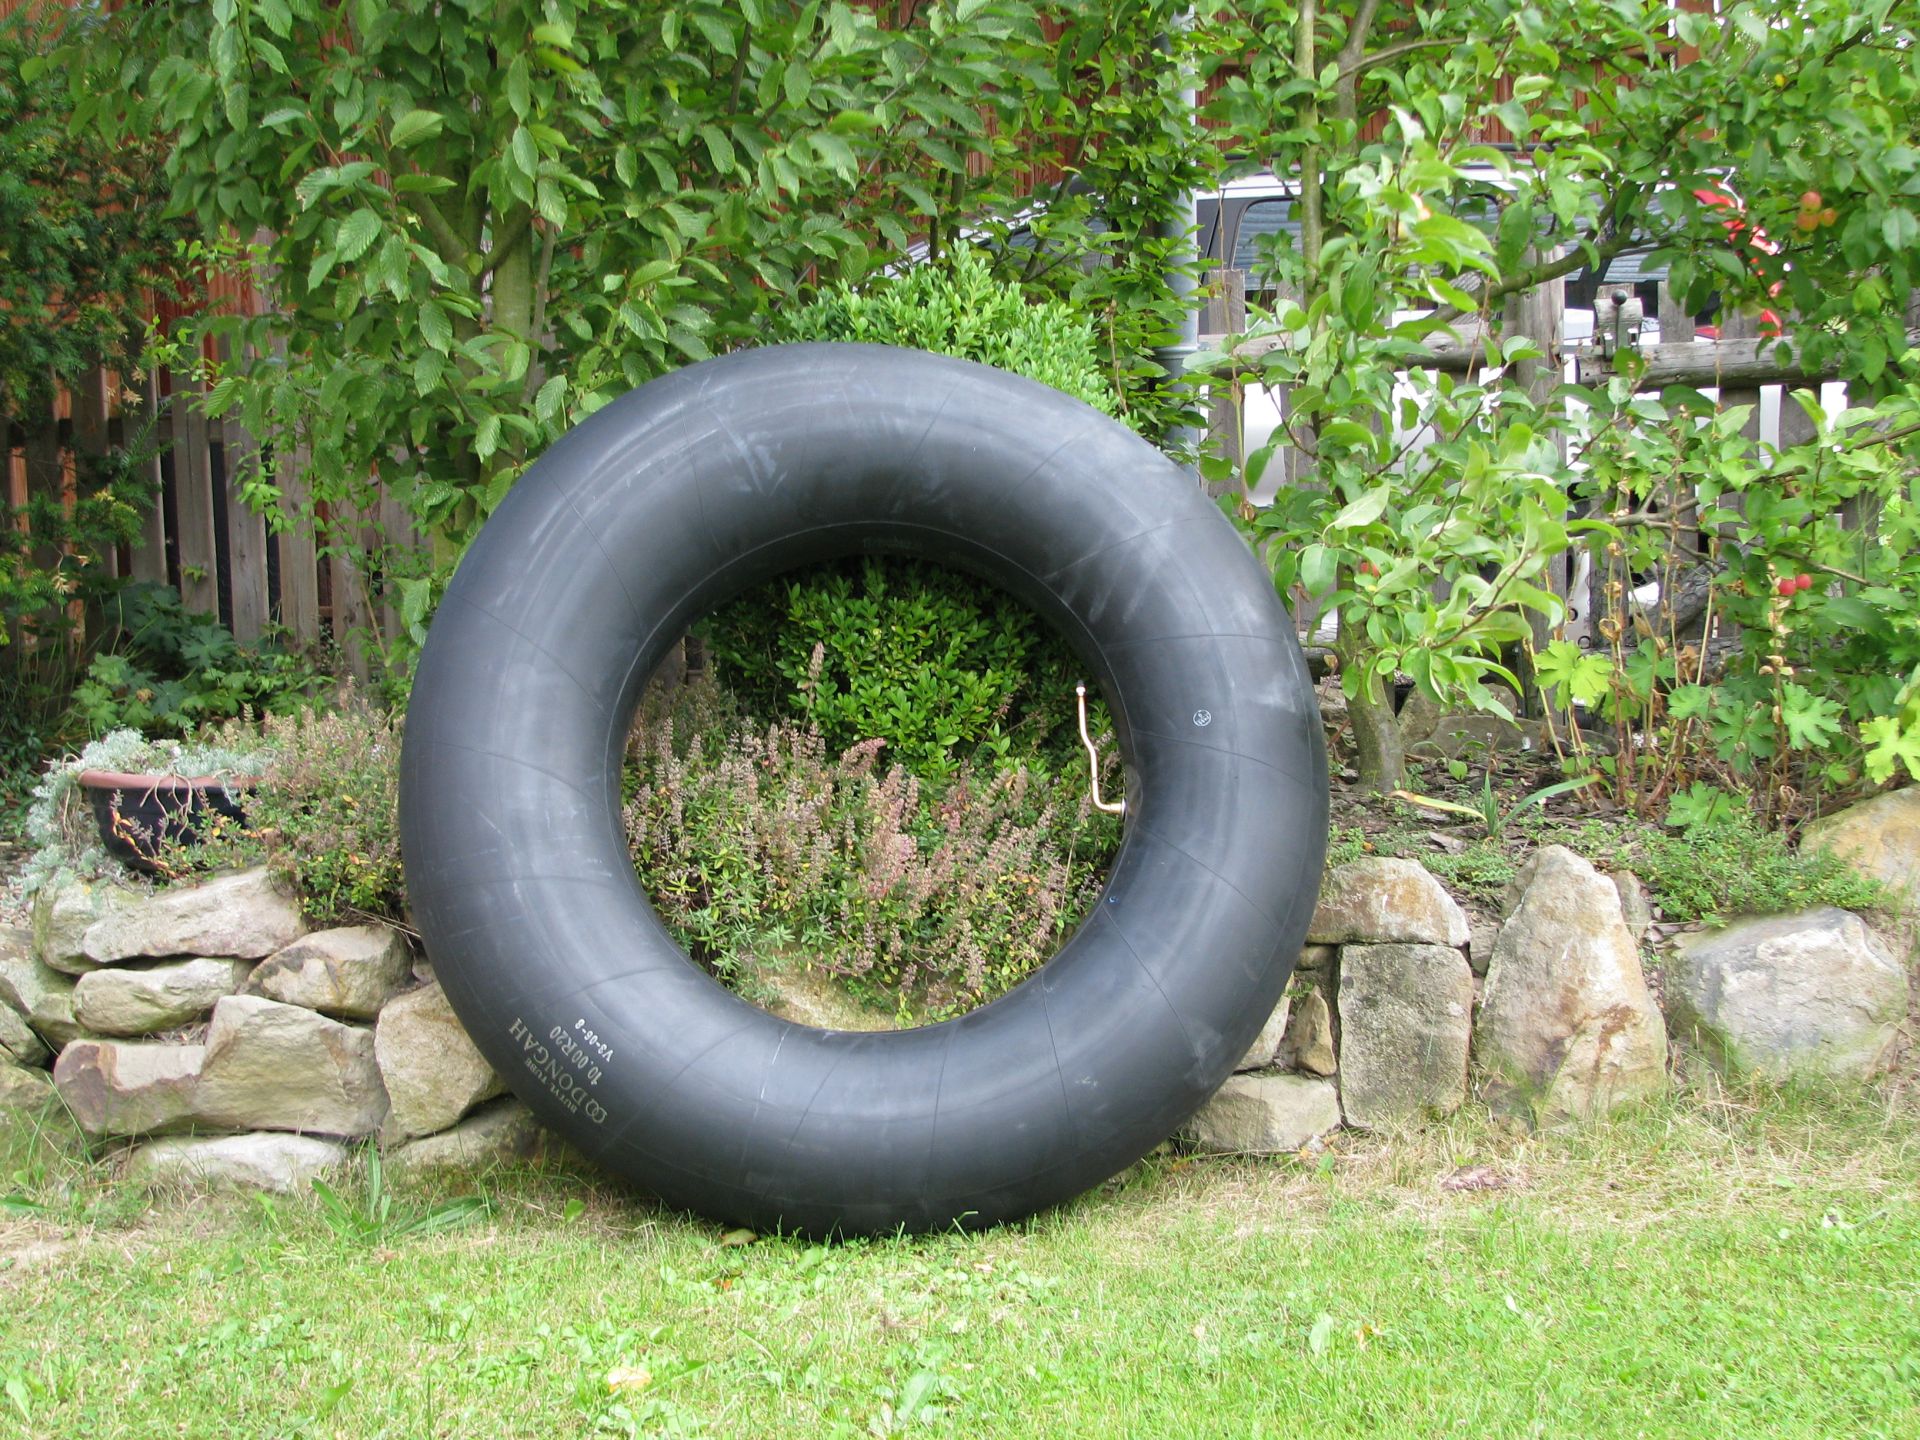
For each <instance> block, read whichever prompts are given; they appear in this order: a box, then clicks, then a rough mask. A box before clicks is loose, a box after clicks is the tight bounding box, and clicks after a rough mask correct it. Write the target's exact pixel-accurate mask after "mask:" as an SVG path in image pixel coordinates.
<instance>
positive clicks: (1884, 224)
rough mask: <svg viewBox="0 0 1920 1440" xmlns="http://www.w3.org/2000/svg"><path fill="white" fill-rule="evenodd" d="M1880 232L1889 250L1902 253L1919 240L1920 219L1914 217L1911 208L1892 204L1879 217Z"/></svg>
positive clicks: (1911, 247)
mask: <svg viewBox="0 0 1920 1440" xmlns="http://www.w3.org/2000/svg"><path fill="white" fill-rule="evenodd" d="M1880 234H1881V236H1882V237H1883V238H1884V239H1885V240H1886V242H1887V248H1888V249H1889V250H1891V251H1893V252H1894V253H1896V254H1904V253H1905V252H1907V251H1909V250H1911V249H1913V248H1914V245H1915V243H1916V242H1920V220H1915V219H1914V217H1913V212H1912V211H1911V210H1907V209H1903V208H1902V207H1901V206H1898V205H1895V206H1892V207H1890V208H1889V209H1888V210H1887V213H1886V214H1885V215H1882V216H1881V217H1880Z"/></svg>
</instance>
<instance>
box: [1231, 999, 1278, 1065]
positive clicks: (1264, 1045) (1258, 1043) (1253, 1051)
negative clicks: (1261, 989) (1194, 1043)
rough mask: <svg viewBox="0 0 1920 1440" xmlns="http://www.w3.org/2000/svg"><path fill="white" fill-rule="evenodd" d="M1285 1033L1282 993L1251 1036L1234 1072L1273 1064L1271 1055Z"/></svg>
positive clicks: (1276, 1051) (1272, 1055) (1275, 1052)
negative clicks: (1265, 1019) (1269, 1013)
mask: <svg viewBox="0 0 1920 1440" xmlns="http://www.w3.org/2000/svg"><path fill="white" fill-rule="evenodd" d="M1286 1033H1287V997H1286V996H1285V995H1282V996H1281V997H1280V1003H1279V1004H1278V1005H1276V1006H1274V1007H1273V1013H1272V1014H1271V1015H1269V1016H1267V1023H1266V1024H1264V1025H1262V1026H1261V1027H1260V1033H1259V1034H1258V1035H1256V1036H1254V1037H1253V1044H1251V1045H1249V1046H1248V1047H1247V1053H1246V1054H1244V1055H1242V1056H1241V1057H1240V1063H1239V1064H1238V1065H1236V1066H1234V1067H1233V1068H1234V1071H1235V1073H1239V1072H1241V1071H1246V1070H1264V1069H1266V1068H1267V1067H1268V1066H1269V1065H1271V1064H1273V1057H1274V1056H1275V1055H1276V1054H1278V1053H1279V1050H1280V1040H1281V1038H1282V1037H1283V1036H1284V1035H1285V1034H1286Z"/></svg>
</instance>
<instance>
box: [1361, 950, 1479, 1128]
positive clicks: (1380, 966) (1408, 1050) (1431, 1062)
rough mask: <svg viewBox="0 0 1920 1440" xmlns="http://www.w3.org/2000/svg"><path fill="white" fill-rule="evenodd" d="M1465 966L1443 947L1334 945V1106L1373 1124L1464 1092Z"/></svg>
mask: <svg viewBox="0 0 1920 1440" xmlns="http://www.w3.org/2000/svg"><path fill="white" fill-rule="evenodd" d="M1472 1030H1473V972H1472V971H1471V970H1469V969H1468V968H1467V962H1466V959H1465V958H1464V957H1463V956H1462V955H1461V954H1460V952H1459V951H1458V950H1455V949H1453V948H1452V947H1450V946H1446V945H1348V946H1345V947H1343V948H1342V949H1341V951H1340V1108H1341V1112H1342V1113H1343V1114H1344V1115H1345V1116H1346V1119H1347V1123H1348V1124H1349V1125H1357V1126H1359V1127H1361V1128H1362V1129H1369V1130H1377V1129H1382V1128H1385V1127H1388V1126H1392V1125H1398V1124H1403V1123H1405V1122H1407V1121H1409V1120H1414V1119H1417V1118H1419V1117H1420V1116H1422V1115H1427V1114H1441V1115H1446V1114H1451V1113H1452V1112H1453V1111H1454V1110H1457V1109H1458V1108H1459V1107H1460V1103H1461V1101H1463V1100H1465V1099H1466V1098H1467V1043H1468V1041H1469V1039H1470V1038H1471V1035H1472Z"/></svg>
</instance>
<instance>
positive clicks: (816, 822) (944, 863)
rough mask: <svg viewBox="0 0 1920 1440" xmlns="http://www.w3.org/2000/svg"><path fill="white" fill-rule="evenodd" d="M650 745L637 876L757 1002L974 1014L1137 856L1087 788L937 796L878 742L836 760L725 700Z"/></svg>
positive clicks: (704, 957)
mask: <svg viewBox="0 0 1920 1440" xmlns="http://www.w3.org/2000/svg"><path fill="white" fill-rule="evenodd" d="M635 737H636V738H635V743H634V745H633V747H632V750H631V753H630V755H629V765H630V769H629V784H628V795H629V798H628V801H627V805H626V812H625V813H626V826H627V834H628V839H629V843H630V846H631V848H632V850H633V854H634V857H635V867H636V869H637V870H638V872H639V875H640V878H641V880H642V882H643V883H644V884H645V885H646V887H647V891H648V893H649V894H650V895H651V896H652V897H653V900H654V905H655V907H656V908H657V909H658V910H659V912H660V914H661V917H662V919H664V920H665V921H666V923H667V925H668V927H669V929H671V930H672V931H673V932H674V934H675V935H676V937H678V938H679V940H680V941H681V943H682V944H684V945H685V946H686V947H687V949H688V951H689V952H690V953H691V954H692V955H693V956H694V957H695V958H696V959H698V960H699V961H701V962H702V963H703V964H705V965H706V966H708V967H709V968H710V969H711V970H713V971H714V973H715V974H717V975H719V976H720V977H721V978H722V979H724V980H727V981H728V982H729V983H730V984H733V985H735V986H736V987H738V988H741V989H743V990H746V991H748V992H749V993H751V992H752V990H753V989H754V988H755V986H756V984H757V983H760V982H761V980H762V979H763V977H764V976H765V975H766V974H767V973H768V972H777V971H778V970H780V969H782V968H786V967H788V966H791V965H797V964H801V963H812V964H816V965H818V966H820V967H821V968H824V969H826V970H827V971H829V972H831V973H832V974H834V975H836V976H838V977H839V978H840V979H841V980H842V981H843V982H844V983H845V984H846V985H847V987H848V988H849V989H850V990H851V991H852V992H853V993H854V994H855V995H856V996H858V997H860V998H862V999H864V1000H866V1001H867V1002H868V1003H870V1004H876V1005H883V1006H884V1007H885V1008H887V1009H889V1010H891V1011H893V1012H895V1013H896V1014H897V1015H898V1016H899V1017H901V1018H903V1019H912V1020H915V1021H925V1020H932V1019H939V1018H942V1017H943V1016H946V1015H950V1014H954V1013H957V1012H960V1011H964V1010H966V1009H969V1008H971V1007H972V1006H973V1005H975V1004H978V1003H981V1002H982V1001H985V1000H989V999H991V998H993V997H994V996H995V995H998V994H1001V993H1002V992H1004V991H1006V990H1007V989H1009V988H1011V987H1012V986H1013V985H1015V984H1018V983H1019V981H1020V980H1022V979H1024V978H1025V977H1026V976H1027V975H1028V974H1030V973H1031V972H1032V971H1033V970H1034V969H1036V968H1037V967H1038V966H1039V965H1041V964H1042V963H1044V961H1045V960H1046V959H1047V957H1048V956H1049V955H1051V954H1052V953H1053V951H1054V950H1055V949H1056V948H1057V947H1058V945H1059V944H1060V942H1061V940H1062V939H1064V937H1065V936H1066V935H1067V934H1068V933H1069V932H1070V931H1071V929H1072V928H1073V926H1074V925H1076V924H1078V922H1079V920H1080V918H1081V917H1082V916H1083V915H1084V914H1085V913H1086V910H1087V908H1088V907H1089V906H1090V905H1091V904H1092V903H1093V901H1094V899H1095V897H1096V895H1097V894H1098V891H1099V887H1100V883H1101V877H1102V873H1103V871H1104V867H1105V866H1106V864H1107V862H1108V861H1109V860H1110V859H1111V858H1112V855H1113V852H1114V850H1115V848H1116V847H1117V846H1118V843H1119V834H1120V826H1119V822H1118V821H1117V820H1116V819H1114V818H1113V817H1111V816H1106V815H1102V814H1100V813H1098V812H1096V811H1093V809H1092V807H1091V805H1090V803H1089V800H1088V796H1087V784H1086V781H1085V780H1084V779H1081V778H1079V777H1078V776H1073V777H1071V778H1066V779H1057V778H1053V777H1050V776H1048V775H1046V774H1044V773H1038V772H1035V771H1031V770H1027V769H1021V768H1009V769H1004V770H1001V771H999V772H997V773H987V772H984V771H980V770H976V769H973V768H971V767H967V768H963V769H961V770H960V771H959V773H957V774H956V775H955V777H954V778H953V780H952V782H951V783H950V784H948V785H946V786H945V787H942V788H938V789H936V788H935V787H934V786H931V785H923V784H922V783H921V781H920V780H919V779H918V778H917V777H915V776H913V775H912V774H910V773H909V772H908V771H907V770H906V769H905V768H904V767H902V766H900V765H883V764H882V763H881V758H880V757H881V755H882V753H883V752H882V746H881V744H880V743H878V742H876V741H873V740H866V741H863V742H861V743H860V744H857V745H855V746H852V747H851V748H849V749H847V750H845V751H844V752H840V753H837V754H836V752H835V750H834V749H833V747H831V746H829V744H828V743H827V741H826V739H825V738H824V736H823V735H822V734H821V733H820V731H819V730H818V729H817V728H814V727H812V726H810V725H808V724H806V723H804V722H801V723H779V724H775V725H772V726H770V727H767V728H765V729H759V728H756V727H755V726H753V725H752V724H751V723H750V722H748V721H745V720H743V719H741V718H740V717H739V716H738V715H737V713H734V712H731V711H729V710H728V709H727V708H726V707H725V705H724V704H722V703H720V702H718V701H717V700H716V698H715V696H714V692H713V687H711V686H710V685H699V686H695V687H690V690H689V691H688V692H687V694H686V695H684V696H683V697H681V698H680V700H679V705H678V709H677V712H675V713H664V714H663V713H659V712H658V711H656V712H655V713H652V714H650V715H647V716H644V717H643V719H642V722H641V723H640V724H639V725H638V726H637V727H636V731H635ZM1107 783H1112V780H1111V777H1109V779H1108V782H1107Z"/></svg>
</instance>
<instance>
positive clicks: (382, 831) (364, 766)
mask: <svg viewBox="0 0 1920 1440" xmlns="http://www.w3.org/2000/svg"><path fill="white" fill-rule="evenodd" d="M400 728H401V727H400V721H399V720H398V719H396V718H393V717H389V716H388V715H386V714H384V713H383V712H381V711H380V710H378V709H376V708H374V707H373V706H371V705H369V704H367V703H366V701H365V700H364V699H363V698H361V697H360V696H359V695H358V694H357V693H355V692H352V691H347V692H346V693H345V694H343V696H342V697H341V701H340V704H339V706H338V707H337V708H336V709H334V710H331V711H326V712H314V711H302V712H301V713H299V714H297V715H269V716H266V717H264V718H263V719H262V721H261V722H260V731H261V733H260V736H259V741H258V743H259V744H260V745H261V746H262V747H263V748H264V750H265V752H266V759H265V761H264V762H263V763H262V764H261V765H260V767H259V771H258V776H259V778H258V780H257V781H256V782H255V784H254V786H253V788H252V789H250V790H249V791H248V792H247V793H246V796H245V798H244V801H243V805H244V808H245V810H246V826H245V828H244V829H243V830H238V831H227V832H224V833H223V834H222V835H220V836H219V837H217V838H215V839H214V840H212V841H208V842H203V843H199V844H195V845H193V846H191V847H187V848H184V849H175V850H173V851H172V852H171V853H169V854H168V855H167V856H166V857H165V858H166V860H167V862H168V864H169V866H170V867H172V868H175V869H179V870H182V871H185V870H189V869H195V868H200V869H204V868H208V867H212V866H222V865H250V864H257V863H259V862H260V861H262V860H265V861H266V862H267V863H268V864H269V865H270V866H271V867H272V868H273V870H274V872H275V874H277V875H279V876H280V877H281V879H283V880H284V881H285V882H286V883H287V884H288V886H289V887H290V888H291V889H292V890H293V891H294V892H295V893H296V894H297V895H298V896H299V897H300V905H301V908H302V909H303V910H304V911H305V912H306V914H307V916H308V918H309V919H311V920H313V921H314V922H315V923H317V924H350V923H355V922H358V921H361V920H365V919H376V920H404V918H405V915H406V876H405V873H404V871H403V870H402V868H401V864H400ZM249 733H250V732H249V728H248V726H247V725H246V724H245V722H244V721H239V720H236V721H231V722H229V723H227V724H226V725H222V726H216V727H209V729H207V730H206V731H203V732H202V738H203V739H206V740H210V741H214V742H218V743H221V744H230V745H234V746H238V745H240V744H241V743H243V741H244V739H245V737H246V736H247V735H248V734H249Z"/></svg>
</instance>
